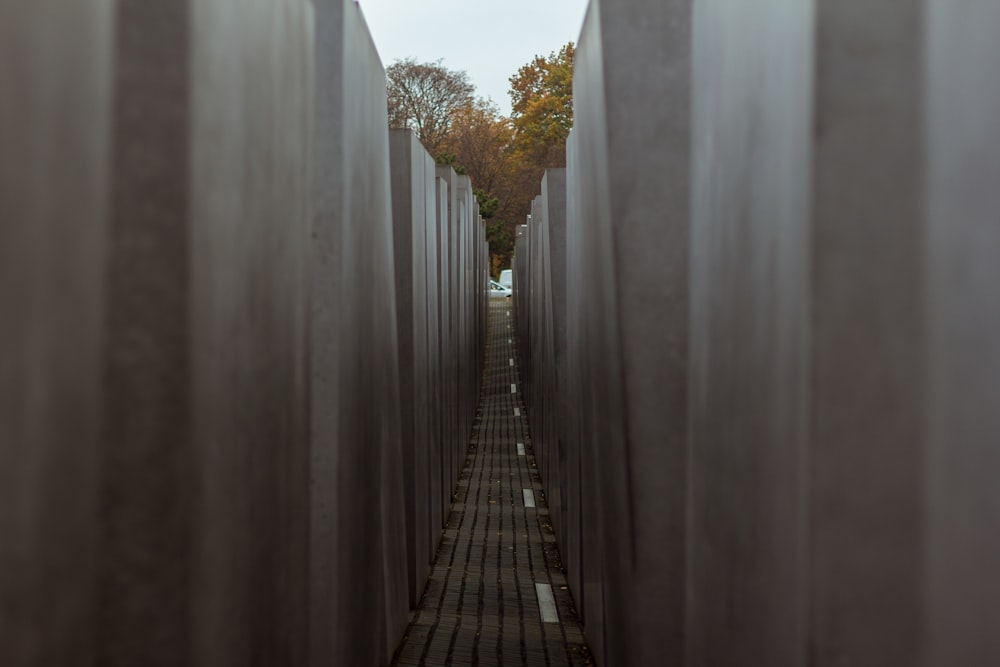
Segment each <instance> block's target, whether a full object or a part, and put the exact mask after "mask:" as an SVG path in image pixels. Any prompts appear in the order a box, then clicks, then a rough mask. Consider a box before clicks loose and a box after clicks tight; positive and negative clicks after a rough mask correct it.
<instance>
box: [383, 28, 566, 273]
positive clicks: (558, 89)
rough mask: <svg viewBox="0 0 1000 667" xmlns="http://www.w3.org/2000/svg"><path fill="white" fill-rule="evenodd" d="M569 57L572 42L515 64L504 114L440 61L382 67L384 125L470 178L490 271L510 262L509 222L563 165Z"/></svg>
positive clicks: (518, 219)
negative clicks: (404, 130) (402, 131)
mask: <svg viewBox="0 0 1000 667" xmlns="http://www.w3.org/2000/svg"><path fill="white" fill-rule="evenodd" d="M575 54H576V49H575V47H574V45H573V43H572V42H570V43H569V44H566V45H565V46H564V47H562V48H561V49H560V50H559V51H557V52H554V53H551V54H549V56H548V57H542V56H535V58H534V59H533V60H532V61H531V62H529V63H527V64H526V65H524V66H523V67H521V68H520V69H519V70H518V71H517V74H515V75H514V76H512V77H511V78H510V96H511V101H512V107H513V113H512V114H511V117H510V118H507V117H506V116H504V115H503V114H501V113H500V110H499V109H498V108H497V106H496V105H495V104H493V103H492V102H490V101H488V100H484V99H482V98H479V97H476V96H475V95H474V90H475V89H474V88H473V86H472V84H471V83H470V82H469V79H468V76H467V75H466V73H465V72H456V71H452V70H449V69H447V68H445V67H443V66H442V65H441V61H438V62H436V63H418V62H416V61H415V60H413V59H407V60H399V61H397V62H395V63H394V64H392V65H390V66H389V67H388V69H386V75H387V79H388V88H387V92H388V101H389V125H390V127H408V128H411V129H412V130H413V131H414V132H415V133H416V135H417V138H418V139H419V140H420V142H421V143H422V144H423V145H424V148H426V149H427V152H429V153H430V154H431V155H433V156H434V158H435V160H436V162H437V163H438V164H446V165H451V166H452V167H454V168H455V170H456V171H457V172H458V173H460V174H467V175H468V176H469V177H470V178H471V179H472V185H473V188H474V191H475V194H476V199H477V201H478V202H479V213H480V215H482V216H483V218H484V219H486V220H487V225H486V237H487V241H488V242H489V244H490V255H491V257H490V264H491V269H492V273H493V275H494V276H496V275H498V274H499V272H500V269H502V268H507V267H509V266H510V260H511V256H512V255H513V252H514V230H515V226H516V225H517V224H522V223H523V222H524V220H525V218H526V217H527V215H528V213H529V212H530V211H531V200H532V199H534V197H535V195H536V194H537V193H538V192H539V188H540V185H541V179H542V173H543V172H544V171H545V169H547V168H550V167H564V166H565V165H566V137H567V136H568V135H569V130H570V128H571V127H572V125H573V59H574V56H575Z"/></svg>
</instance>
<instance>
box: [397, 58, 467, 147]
mask: <svg viewBox="0 0 1000 667" xmlns="http://www.w3.org/2000/svg"><path fill="white" fill-rule="evenodd" d="M385 74H386V79H387V81H388V85H387V89H386V93H387V96H388V101H389V127H408V128H410V129H412V130H413V131H414V132H415V133H416V135H417V139H419V140H420V143H422V144H423V145H424V148H426V149H427V152H429V153H430V154H431V155H437V154H438V153H439V152H440V149H441V147H442V143H443V142H444V140H445V139H446V138H447V136H448V134H449V133H450V132H451V129H452V122H453V119H454V117H455V115H456V113H457V111H458V109H460V108H462V107H464V106H467V105H469V104H471V103H472V101H473V92H474V91H475V88H474V87H473V85H472V84H471V83H470V82H469V76H468V75H467V74H466V73H465V72H460V71H453V70H449V69H447V68H445V67H443V66H442V65H441V61H440V60H439V61H437V62H436V63H418V62H417V61H416V60H414V59H412V58H408V59H406V60H398V61H396V62H395V63H393V64H392V65H390V66H389V67H388V68H387V69H386V71H385Z"/></svg>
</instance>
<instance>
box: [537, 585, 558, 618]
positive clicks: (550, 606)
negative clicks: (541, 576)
mask: <svg viewBox="0 0 1000 667" xmlns="http://www.w3.org/2000/svg"><path fill="white" fill-rule="evenodd" d="M535 593H536V594H537V595H538V613H539V614H541V616H542V623H558V622H559V612H558V611H557V610H556V598H555V596H554V595H552V586H551V585H550V584H535Z"/></svg>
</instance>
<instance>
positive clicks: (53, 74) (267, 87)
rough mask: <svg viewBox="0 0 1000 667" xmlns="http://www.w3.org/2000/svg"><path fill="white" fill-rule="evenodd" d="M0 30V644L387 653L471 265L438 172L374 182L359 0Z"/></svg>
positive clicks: (460, 370)
mask: <svg viewBox="0 0 1000 667" xmlns="http://www.w3.org/2000/svg"><path fill="white" fill-rule="evenodd" d="M0 45H2V46H0V52H2V57H0V62H2V65H0V71H2V72H3V73H2V74H0V137H2V139H0V144H2V150H0V664H2V665H5V666H7V665H11V666H17V667H23V666H31V667H35V666H37V667H49V666H51V665H146V666H155V665H165V666H166V665H204V666H205V667H208V666H212V667H216V666H221V665H232V666H234V667H235V666H240V665H248V664H254V663H260V664H269V665H306V664H310V665H317V666H320V665H324V666H326V665H334V664H337V665H367V664H385V663H387V662H388V661H389V659H390V657H391V655H392V651H393V650H394V649H395V647H396V646H397V644H398V642H399V640H400V639H401V637H402V634H403V632H404V630H405V627H406V623H407V621H408V612H409V611H410V608H411V603H412V602H413V598H414V596H415V595H416V594H417V593H418V592H419V586H420V585H422V583H423V577H425V576H426V573H427V572H426V570H427V563H428V561H429V559H430V558H431V555H432V553H433V550H434V548H435V546H436V544H437V540H438V539H439V537H440V534H441V527H442V525H443V522H444V517H445V515H446V511H447V499H448V498H449V497H450V493H451V490H452V489H453V488H454V483H455V481H456V479H455V478H456V476H457V473H456V467H455V461H457V460H459V456H460V452H459V448H462V449H464V446H465V444H466V443H467V442H468V440H467V437H468V432H467V431H462V430H461V429H467V428H468V427H469V426H470V425H471V423H472V419H473V417H474V415H472V414H470V409H474V407H475V405H476V393H477V391H478V376H479V372H480V369H481V363H482V355H481V352H479V351H478V347H480V346H481V345H482V341H483V340H484V339H483V336H484V330H483V329H484V327H485V320H484V317H483V313H484V312H485V307H486V299H487V297H486V296H485V291H484V289H483V285H485V267H486V264H487V261H486V249H485V245H484V230H483V226H482V221H481V220H480V219H479V216H478V210H477V208H476V206H475V200H474V198H472V197H471V189H470V188H468V187H467V184H466V185H465V188H464V190H468V196H467V197H465V198H464V199H458V198H457V195H456V196H455V197H453V196H452V195H453V190H452V189H451V188H450V186H449V184H448V183H446V182H444V181H441V180H440V179H438V178H437V176H436V174H435V173H434V166H433V163H432V162H431V161H430V158H429V156H427V155H426V153H424V152H423V150H422V149H419V150H418V151H417V150H415V151H414V153H413V157H414V160H415V163H416V164H418V165H421V164H430V167H429V168H428V169H429V171H428V172H427V175H428V177H429V180H427V181H424V180H420V179H419V178H418V177H417V176H416V175H414V174H415V172H414V173H413V174H403V175H402V176H401V179H402V181H401V182H403V183H405V182H406V180H407V178H410V179H411V180H412V182H413V183H419V184H420V185H421V186H426V188H429V189H425V190H422V191H421V194H422V195H423V196H424V197H425V199H424V200H422V201H420V202H418V203H417V204H413V202H408V201H406V200H405V199H404V197H403V196H402V187H399V188H394V187H393V185H394V181H393V174H391V173H390V167H391V166H392V164H393V163H391V162H390V142H389V133H388V129H387V118H386V97H385V95H386V92H385V74H384V71H383V69H382V65H381V63H380V61H379V57H378V54H377V53H376V51H375V48H374V46H373V44H372V41H371V37H370V35H369V34H368V30H367V27H366V26H365V23H364V19H363V17H362V15H361V13H360V11H359V9H358V8H357V7H356V6H355V3H353V2H351V1H350V0H315V1H314V2H311V1H309V0H289V1H288V2H280V3H275V2H270V1H268V0H238V1H237V0H201V1H199V2H193V1H191V0H181V1H180V2H170V3H142V2H133V1H131V0H123V1H121V2H111V1H110V0H81V1H80V2H74V3H60V2H52V1H48V0H43V1H41V2H27V1H23V0H5V1H4V2H2V3H0ZM464 190H463V192H464ZM428 193H429V194H428ZM450 200H454V201H456V202H457V203H458V204H459V208H461V214H462V217H449V215H452V212H451V210H449V209H446V210H445V211H444V212H443V213H441V214H439V210H438V206H439V205H440V204H441V202H445V203H447V202H448V201H450ZM410 204H413V205H411V206H410V207H409V208H407V206H408V205H410ZM457 210H458V209H457V208H456V215H457ZM446 224H447V225H448V227H447V230H451V231H452V232H453V234H454V238H455V243H454V245H451V244H450V241H451V237H448V239H447V241H446V239H445V236H444V232H445V231H446V229H445V225H446ZM459 226H460V227H459ZM404 230H409V232H410V233H409V235H407V236H406V237H405V240H406V241H407V244H406V245H404V243H403V240H404V236H403V232H404ZM446 243H448V245H446ZM404 250H409V255H408V256H407V257H403V256H402V255H401V254H400V253H402V252H403V251H404ZM441 258H447V263H445V261H443V260H442V259H441ZM404 259H409V261H408V262H404V261H403V260H404ZM400 267H403V268H400ZM459 267H460V268H461V270H462V271H464V272H465V273H460V271H459ZM404 270H405V271H406V275H398V276H397V272H401V271H404ZM480 273H481V274H482V276H484V277H483V279H482V280H480V279H479V274H480ZM459 278H461V279H462V282H459ZM417 285H420V286H421V287H420V288H419V289H418V288H417V287H416V286H417ZM411 286H412V287H413V289H412V290H410V289H408V288H409V287H411ZM446 301H447V302H449V303H451V302H453V303H454V304H455V307H454V308H452V309H451V310H447V309H446V308H445V307H444V306H443V304H444V303H445V302H446ZM418 311H419V313H418ZM442 313H443V314H445V315H446V317H442ZM443 341H447V343H444V342H443ZM417 348H419V349H417ZM415 349H417V352H416V353H415V352H414V350H415ZM446 373H448V374H453V375H448V374H446ZM445 386H447V387H451V388H453V390H454V391H455V393H454V394H452V395H450V396H448V399H447V400H441V397H442V396H443V395H444V394H443V391H444V390H443V388H444V387H445ZM456 387H457V388H456ZM415 398H420V399H427V401H428V402H427V403H426V404H424V405H422V406H421V407H420V409H419V410H417V411H416V412H407V413H405V414H406V415H407V416H408V418H406V419H404V408H406V409H410V410H412V408H413V407H414V406H413V404H412V401H414V400H415ZM449 401H450V402H449ZM414 414H417V415H419V419H418V418H415V417H414ZM428 442H434V443H440V442H447V443H449V446H450V448H451V449H449V451H448V456H449V457H450V459H448V460H447V461H445V460H444V457H443V456H442V455H441V453H440V452H438V451H436V450H433V449H432V448H430V447H428V446H427V443H428ZM413 447H422V449H416V450H415V449H413ZM425 455H426V457H425ZM413 461H419V462H420V465H421V469H420V470H419V471H418V470H417V469H415V468H414V466H412V465H410V463H411V462H413ZM445 463H447V464H448V465H447V466H446V465H445ZM417 506H422V507H428V508H431V509H430V510H429V511H428V512H427V513H426V514H421V515H420V516H419V517H418V516H416V515H414V514H413V513H411V511H410V510H411V509H412V508H413V507H417ZM415 545H416V546H415ZM418 546H419V548H418Z"/></svg>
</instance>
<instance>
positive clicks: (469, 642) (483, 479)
mask: <svg viewBox="0 0 1000 667" xmlns="http://www.w3.org/2000/svg"><path fill="white" fill-rule="evenodd" d="M489 331H490V335H489V342H488V344H487V348H486V370H485V373H484V377H483V387H482V397H481V399H480V406H479V414H478V416H477V418H476V423H475V426H474V428H473V435H472V443H471V445H470V447H469V451H468V455H467V458H466V461H465V468H464V469H463V470H462V475H461V477H460V479H459V483H458V487H457V489H456V491H455V495H454V502H453V503H452V505H451V514H450V516H449V518H448V526H447V528H446V530H445V534H444V536H443V537H442V539H441V545H440V547H439V549H438V553H437V558H436V560H435V562H434V566H433V569H432V572H431V576H430V579H429V580H428V582H427V588H426V590H425V591H424V596H423V598H422V599H421V601H420V607H419V609H417V611H416V612H415V613H414V615H413V620H412V621H411V623H410V626H409V628H408V629H407V632H406V636H405V637H404V638H403V641H402V643H401V644H400V646H399V649H398V650H397V651H396V656H395V659H394V660H393V664H394V665H434V666H438V665H445V666H446V665H479V664H483V665H590V664H593V663H592V661H591V659H590V651H589V649H588V648H587V645H586V642H585V640H584V638H583V629H582V627H581V625H580V622H579V617H578V616H577V613H576V609H575V606H574V604H573V598H572V596H571V594H570V592H569V587H568V586H567V584H566V576H565V574H564V573H563V571H562V569H561V564H560V563H561V561H560V558H559V550H558V548H557V547H556V543H555V535H554V534H553V532H552V526H551V524H550V523H549V511H548V508H547V507H546V504H545V497H544V494H543V491H542V484H541V478H540V477H539V475H538V469H537V468H536V467H535V458H534V455H533V453H532V449H531V440H530V437H529V435H528V424H527V419H526V416H525V409H524V405H523V403H522V402H521V399H522V394H521V393H520V392H521V385H520V380H519V376H518V373H517V356H516V354H515V347H514V313H513V308H512V304H511V302H510V301H509V300H507V299H493V300H491V303H490V325H489Z"/></svg>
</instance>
